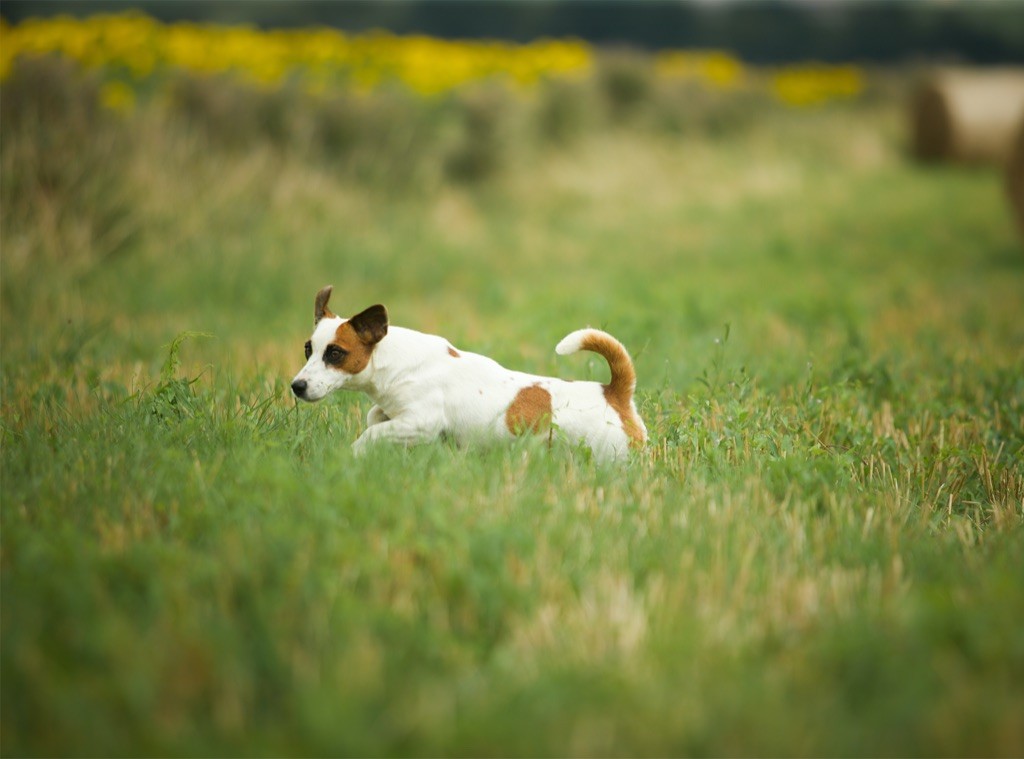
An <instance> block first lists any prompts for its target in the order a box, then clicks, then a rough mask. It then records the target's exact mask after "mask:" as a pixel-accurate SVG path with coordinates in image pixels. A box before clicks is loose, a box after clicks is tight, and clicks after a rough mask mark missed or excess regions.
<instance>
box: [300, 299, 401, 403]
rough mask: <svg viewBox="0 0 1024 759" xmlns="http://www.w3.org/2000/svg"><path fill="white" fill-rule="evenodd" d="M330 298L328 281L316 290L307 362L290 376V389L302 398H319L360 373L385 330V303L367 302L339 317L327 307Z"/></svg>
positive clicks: (386, 326)
mask: <svg viewBox="0 0 1024 759" xmlns="http://www.w3.org/2000/svg"><path fill="white" fill-rule="evenodd" d="M330 298H331V286H330V285H328V286H327V287H325V288H324V289H322V290H321V291H320V292H318V293H317V294H316V302H315V306H314V310H313V316H314V322H313V334H312V335H311V336H310V338H309V340H307V341H306V365H305V366H304V367H302V371H300V372H299V373H298V374H296V375H295V379H294V380H292V392H293V393H295V396H296V397H297V398H301V399H302V400H304V401H318V400H320V399H321V398H323V397H324V396H325V395H327V394H328V393H330V392H332V391H334V390H337V389H338V388H339V387H345V386H346V385H348V384H349V383H350V382H351V380H352V378H353V377H358V376H360V374H361V373H362V372H363V370H364V369H366V367H367V365H368V364H369V363H370V356H371V354H372V353H373V350H374V348H376V347H377V343H379V342H380V341H381V340H383V339H384V336H385V335H386V334H387V333H388V312H387V309H386V308H384V306H381V305H376V306H370V307H369V308H368V309H366V310H365V311H362V312H361V313H358V314H356V315H355V316H353V317H352V318H351V319H342V318H341V317H338V316H335V315H334V314H332V313H331V311H330V309H328V308H327V301H328V300H330Z"/></svg>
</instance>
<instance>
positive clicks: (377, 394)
mask: <svg viewBox="0 0 1024 759" xmlns="http://www.w3.org/2000/svg"><path fill="white" fill-rule="evenodd" d="M422 337H423V335H422V333H419V332H416V331H415V330H411V329H405V328H404V327H389V329H388V334H387V335H385V336H384V337H383V338H382V339H381V341H380V342H379V343H377V346H376V347H375V348H374V350H373V353H372V354H371V355H370V362H369V364H367V367H366V369H364V370H363V371H362V372H361V373H360V374H361V376H359V377H358V378H356V377H353V381H352V382H350V383H349V385H348V386H349V387H350V388H351V389H353V390H359V391H360V392H363V393H366V394H367V395H368V396H369V397H370V399H371V400H373V402H374V403H376V404H377V405H379V406H380V407H381V408H383V409H384V411H385V412H387V413H388V415H389V416H391V415H393V414H397V413H398V408H396V406H401V405H405V402H406V400H407V398H409V399H411V398H412V397H415V394H414V393H413V388H415V386H416V384H417V382H416V377H415V375H416V368H417V367H418V366H419V365H420V364H421V362H423V360H424V359H425V358H426V356H425V355H424V354H425V349H424V348H425V347H424V344H423V340H422ZM417 338H420V339H417ZM362 375H365V376H362Z"/></svg>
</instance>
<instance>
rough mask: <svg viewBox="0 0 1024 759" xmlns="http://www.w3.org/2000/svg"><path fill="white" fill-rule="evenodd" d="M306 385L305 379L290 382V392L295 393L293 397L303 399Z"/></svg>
mask: <svg viewBox="0 0 1024 759" xmlns="http://www.w3.org/2000/svg"><path fill="white" fill-rule="evenodd" d="M307 387H308V384H307V383H306V380H295V381H294V382H293V383H292V392H293V393H295V397H297V398H302V399H303V400H305V398H306V388H307Z"/></svg>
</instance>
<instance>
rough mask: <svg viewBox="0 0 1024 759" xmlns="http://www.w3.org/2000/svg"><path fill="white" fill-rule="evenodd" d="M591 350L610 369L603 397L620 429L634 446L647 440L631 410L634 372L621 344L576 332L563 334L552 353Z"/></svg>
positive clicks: (604, 334)
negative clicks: (616, 415) (620, 423)
mask: <svg viewBox="0 0 1024 759" xmlns="http://www.w3.org/2000/svg"><path fill="white" fill-rule="evenodd" d="M581 350H583V351H591V352H593V353H597V354H598V355H600V356H603V357H604V359H605V361H607V362H608V367H609V368H610V369H611V372H612V378H611V379H610V380H609V381H608V384H606V385H604V397H605V400H606V401H608V405H609V406H611V407H612V408H613V409H615V412H616V413H617V414H618V415H619V419H620V420H622V429H623V430H625V432H626V434H627V435H629V437H630V440H631V441H632V444H633V445H634V446H637V447H638V446H641V445H643V444H644V442H645V441H646V440H647V429H646V428H645V427H644V423H643V420H641V419H640V417H639V416H638V415H637V413H636V410H635V409H634V407H633V391H634V390H636V370H635V369H634V368H633V360H632V359H631V358H630V357H629V353H628V352H627V351H626V349H625V347H623V345H622V343H620V342H619V341H618V340H616V339H615V338H614V337H612V336H611V335H609V334H608V333H607V332H602V331H601V330H599V329H580V330H577V331H575V332H573V333H571V334H569V335H567V336H566V337H565V338H564V339H563V340H562V342H560V343H559V344H558V345H557V346H556V347H555V352H556V353H558V354H560V355H563V356H566V355H568V354H570V353H576V352H577V351H581Z"/></svg>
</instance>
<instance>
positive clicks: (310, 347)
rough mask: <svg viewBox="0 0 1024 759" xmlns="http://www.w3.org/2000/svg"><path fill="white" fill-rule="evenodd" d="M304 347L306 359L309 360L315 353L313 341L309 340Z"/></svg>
mask: <svg viewBox="0 0 1024 759" xmlns="http://www.w3.org/2000/svg"><path fill="white" fill-rule="evenodd" d="M304 349H305V351H306V360H307V361H308V360H309V357H310V356H312V355H313V343H311V342H310V341H309V340H307V341H306V345H305V346H304Z"/></svg>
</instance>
